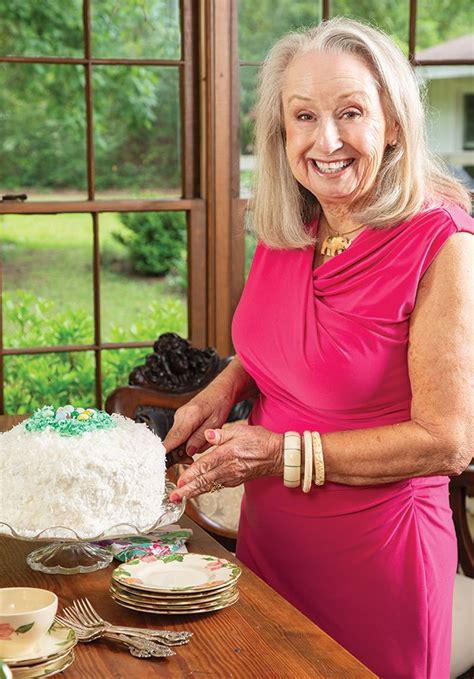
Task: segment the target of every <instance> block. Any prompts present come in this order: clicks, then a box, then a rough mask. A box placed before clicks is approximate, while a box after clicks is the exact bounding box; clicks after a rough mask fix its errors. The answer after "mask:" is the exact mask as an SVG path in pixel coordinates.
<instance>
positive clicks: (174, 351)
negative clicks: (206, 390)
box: [129, 332, 229, 394]
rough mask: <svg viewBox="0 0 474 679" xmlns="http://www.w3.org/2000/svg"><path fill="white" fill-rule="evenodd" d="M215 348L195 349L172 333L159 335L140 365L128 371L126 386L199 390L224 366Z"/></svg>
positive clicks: (172, 390)
mask: <svg viewBox="0 0 474 679" xmlns="http://www.w3.org/2000/svg"><path fill="white" fill-rule="evenodd" d="M228 360H229V359H221V358H220V357H219V354H218V353H217V351H216V350H215V349H212V348H207V349H196V348H195V347H193V346H191V343H190V342H189V341H188V340H186V339H184V338H183V337H180V336H179V335H177V334H176V333H174V332H166V333H164V334H163V335H160V336H159V338H158V339H157V341H156V342H155V344H154V345H153V353H152V354H148V356H147V357H146V360H145V364H144V365H140V366H137V367H136V368H134V369H133V370H132V372H131V373H130V377H129V384H131V385H135V386H140V387H151V388H153V389H160V390H161V391H170V392H173V393H175V394H176V393H184V392H187V391H194V390H197V389H201V388H202V387H204V386H205V385H206V384H208V383H209V382H210V381H211V380H212V379H213V378H214V377H215V376H216V375H217V373H218V372H220V371H221V370H222V368H224V367H225V365H226V364H227V362H228Z"/></svg>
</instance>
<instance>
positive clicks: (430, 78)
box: [418, 66, 474, 191]
mask: <svg viewBox="0 0 474 679" xmlns="http://www.w3.org/2000/svg"><path fill="white" fill-rule="evenodd" d="M418 72H419V73H420V75H421V76H422V77H423V79H424V81H425V84H426V87H427V91H426V95H427V102H426V103H427V112H428V141H429V144H430V147H431V149H432V151H434V153H436V154H437V155H439V156H440V157H441V158H442V159H443V160H444V161H445V162H446V163H447V164H448V165H449V166H450V167H451V169H452V170H453V171H454V172H455V174H457V176H458V177H460V178H461V179H464V180H465V181H466V183H467V184H468V185H470V189H471V191H472V190H474V180H473V179H472V177H471V173H472V167H473V166H474V144H473V145H472V146H469V145H467V144H466V143H465V140H466V131H469V130H470V131H471V132H470V134H471V137H470V139H471V143H472V142H474V139H472V120H471V127H469V124H468V123H469V120H468V116H469V106H468V105H467V102H468V101H469V97H472V96H473V95H474V79H473V77H472V76H473V74H474V68H473V67H472V66H419V67H418Z"/></svg>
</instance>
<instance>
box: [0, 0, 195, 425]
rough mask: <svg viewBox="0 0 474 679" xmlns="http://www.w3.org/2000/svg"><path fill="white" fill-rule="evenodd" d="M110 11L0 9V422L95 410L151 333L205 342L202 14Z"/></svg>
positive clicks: (145, 3)
mask: <svg viewBox="0 0 474 679" xmlns="http://www.w3.org/2000/svg"><path fill="white" fill-rule="evenodd" d="M117 8H118V5H117V3H116V2H115V0H84V2H82V0H71V2H68V3H66V4H63V3H57V2H52V1H51V0H50V1H49V2H44V3H40V5H38V3H36V2H35V0H25V1H24V2H22V3H20V4H17V5H13V6H12V5H11V3H8V2H6V0H0V88H1V90H2V92H3V95H2V100H1V102H0V115H1V124H2V140H1V142H0V143H1V144H2V164H1V167H0V197H1V199H2V200H1V203H0V239H1V263H2V269H1V283H2V307H1V319H2V324H1V343H0V359H1V360H0V379H1V387H2V388H1V390H0V412H4V411H6V412H8V413H23V412H31V411H32V410H33V409H34V408H35V407H38V406H39V405H42V404H44V403H49V402H54V403H56V404H59V403H64V402H66V401H72V402H74V403H76V404H83V405H87V404H89V405H91V404H94V403H95V404H96V405H97V406H99V407H101V406H102V404H103V400H104V397H105V395H107V393H109V392H110V391H111V390H112V389H113V388H114V387H115V386H116V385H118V384H124V383H126V381H127V377H128V374H129V372H130V370H131V369H132V368H133V366H134V365H136V364H137V363H140V362H142V361H143V359H144V356H145V355H146V354H147V353H148V352H149V347H151V346H152V344H153V341H154V340H156V337H157V336H158V335H159V334H161V333H162V332H168V331H174V332H178V333H180V334H181V335H184V336H188V335H189V336H192V338H193V341H198V342H199V341H201V342H202V341H203V340H204V339H205V338H204V337H203V332H202V328H200V327H199V326H198V320H199V319H198V318H197V315H196V313H195V311H194V310H195V308H198V307H202V302H203V298H205V286H206V281H205V276H204V275H203V271H202V269H201V268H200V267H195V268H194V271H193V281H192V286H188V250H189V249H190V247H189V246H190V241H192V240H193V238H191V239H189V238H188V233H190V232H191V230H199V229H201V230H202V221H203V218H202V200H201V198H200V196H199V193H198V191H197V190H196V189H195V187H196V186H198V177H197V172H198V164H197V162H196V160H195V159H196V158H197V157H198V154H197V143H198V139H197V135H196V132H195V129H194V128H197V127H198V121H199V112H198V110H197V101H196V99H195V97H194V94H193V92H194V89H195V81H196V79H197V69H196V63H195V62H196V56H195V55H196V54H197V50H196V49H195V44H194V43H195V40H196V31H195V24H196V22H197V17H196V16H195V15H194V14H193V13H192V11H191V7H190V3H187V2H185V3H180V2H179V0H142V1H141V2H139V3H137V2H134V1H132V0H130V1H127V2H125V3H121V4H120V11H118V9H117ZM185 99H186V104H184V100H185ZM185 115H186V120H185ZM205 247H206V243H205V241H204V240H203V242H202V243H196V242H194V244H193V256H195V257H197V258H202V257H204V259H205ZM204 273H205V270H204ZM193 323H194V325H193Z"/></svg>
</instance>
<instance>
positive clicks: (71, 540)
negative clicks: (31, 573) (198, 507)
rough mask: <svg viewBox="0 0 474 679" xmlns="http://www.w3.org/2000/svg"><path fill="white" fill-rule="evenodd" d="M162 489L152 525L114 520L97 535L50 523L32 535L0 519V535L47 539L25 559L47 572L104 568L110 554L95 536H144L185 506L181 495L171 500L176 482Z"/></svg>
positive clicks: (166, 523) (178, 514)
mask: <svg viewBox="0 0 474 679" xmlns="http://www.w3.org/2000/svg"><path fill="white" fill-rule="evenodd" d="M165 487H166V493H165V498H164V501H163V503H162V505H161V511H160V512H159V515H158V517H157V519H156V520H155V521H154V522H153V524H152V525H150V526H146V527H145V528H142V529H140V528H137V526H133V525H132V524H130V523H126V522H123V523H118V524H115V526H111V527H110V528H107V529H106V530H103V531H102V532H101V533H99V535H94V536H88V537H87V538H84V537H81V536H80V535H78V533H76V531H75V530H74V529H73V528H66V527H64V526H54V527H52V528H45V529H44V530H42V531H39V532H38V533H36V534H35V535H32V536H28V537H25V535H22V534H21V532H20V531H18V530H16V529H15V528H14V527H13V526H10V525H9V524H8V523H5V522H2V521H0V535H6V536H8V537H12V538H16V539H17V540H27V541H35V542H48V543H50V544H48V545H45V546H44V547H39V548H38V549H35V550H34V551H33V552H30V553H29V554H28V556H27V557H26V561H27V563H28V565H29V566H30V568H32V569H33V570H35V571H41V572H42V573H48V574H61V575H72V574H74V573H92V572H93V571H98V570H100V569H101V568H106V567H107V566H108V565H109V564H110V563H111V561H112V559H113V555H112V553H111V552H110V551H108V550H107V549H104V548H103V547H99V546H98V545H95V544H92V543H93V542H98V541H99V540H110V539H112V538H124V537H131V536H139V535H140V536H146V535H149V534H150V533H153V532H154V531H156V530H157V529H158V528H163V527H165V526H169V525H170V524H172V523H175V522H176V521H178V520H179V519H180V518H181V516H182V515H183V513H184V509H185V506H186V501H185V498H183V500H182V502H181V503H180V504H176V503H175V502H171V500H170V499H169V496H170V493H171V491H173V490H174V489H175V488H176V486H175V485H174V483H171V482H170V481H167V482H166V484H165Z"/></svg>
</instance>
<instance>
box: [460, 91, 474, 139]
mask: <svg viewBox="0 0 474 679" xmlns="http://www.w3.org/2000/svg"><path fill="white" fill-rule="evenodd" d="M463 141H464V144H463V148H465V149H469V150H471V149H474V94H465V95H464V140H463Z"/></svg>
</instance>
